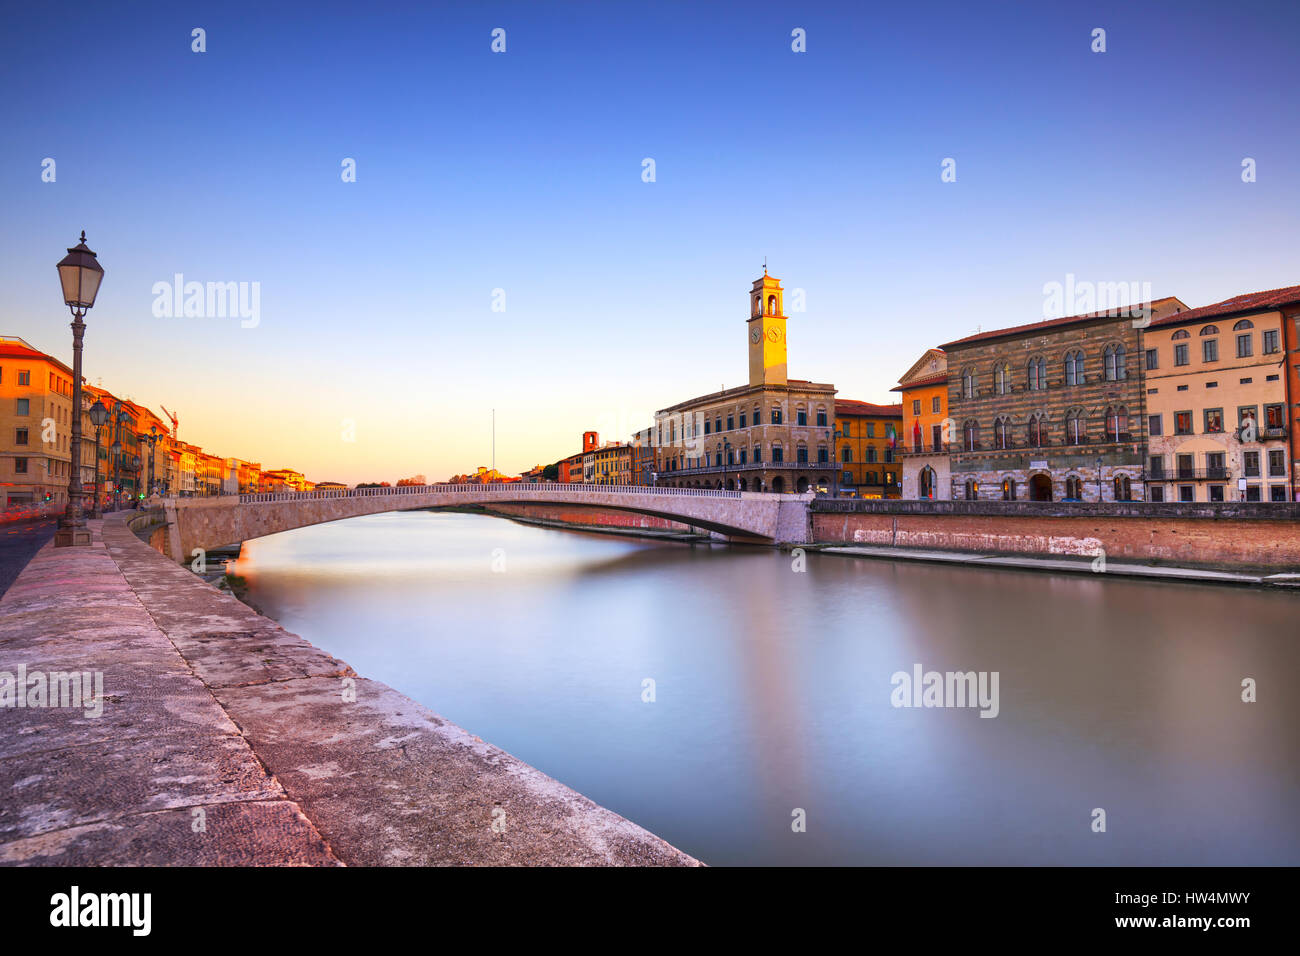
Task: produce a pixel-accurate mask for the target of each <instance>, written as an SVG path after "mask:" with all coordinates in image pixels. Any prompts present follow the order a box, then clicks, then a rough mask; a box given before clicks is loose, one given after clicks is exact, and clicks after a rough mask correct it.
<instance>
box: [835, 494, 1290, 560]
mask: <svg viewBox="0 0 1300 956" xmlns="http://www.w3.org/2000/svg"><path fill="white" fill-rule="evenodd" d="M891 504H892V505H893V507H890V506H889V505H891ZM997 504H998V503H983V502H942V503H933V504H927V503H920V502H897V503H888V502H880V503H876V502H817V503H816V504H815V505H814V506H813V514H812V524H813V528H812V534H813V541H815V542H818V543H832V542H833V543H848V544H870V545H883V546H892V547H902V548H923V549H937V550H944V551H975V552H983V553H999V554H1031V555H1077V556H1082V555H1096V554H1098V553H1100V552H1101V551H1104V552H1105V553H1106V555H1107V556H1108V557H1109V558H1113V559H1130V560H1133V561H1140V562H1154V563H1161V564H1176V565H1193V566H1206V567H1221V568H1242V567H1249V568H1271V569H1275V570H1296V569H1300V514H1296V513H1294V512H1295V511H1296V509H1295V508H1294V507H1292V506H1288V505H1279V506H1277V507H1275V508H1272V509H1270V508H1269V507H1268V506H1265V507H1264V508H1256V509H1243V508H1240V507H1237V508H1233V507H1221V508H1212V507H1209V506H1202V507H1201V508H1199V509H1197V510H1196V511H1195V512H1194V513H1193V512H1188V511H1184V512H1183V513H1179V512H1178V511H1177V509H1169V508H1155V507H1152V506H1149V505H1147V506H1132V507H1125V506H1111V507H1110V508H1101V507H1096V506H1094V507H1087V506H1085V507H1083V508H1079V509H1069V510H1066V509H1043V508H1038V509H1035V508H1033V507H1031V506H1025V507H1021V508H1017V507H1016V506H1014V505H1012V506H1009V507H1002V508H998V507H996V505H997ZM845 505H847V506H848V507H845ZM861 505H869V506H871V507H866V508H864V507H861ZM918 506H919V507H918ZM1207 509H1208V510H1207ZM1072 511H1074V512H1076V513H1071V512H1072ZM1202 511H1205V512H1206V513H1204V514H1202V513H1201V512H1202Z"/></svg>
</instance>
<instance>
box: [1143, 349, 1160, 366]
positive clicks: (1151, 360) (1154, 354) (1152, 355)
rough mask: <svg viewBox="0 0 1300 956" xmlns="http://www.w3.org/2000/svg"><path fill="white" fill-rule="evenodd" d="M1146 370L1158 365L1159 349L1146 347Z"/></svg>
mask: <svg viewBox="0 0 1300 956" xmlns="http://www.w3.org/2000/svg"><path fill="white" fill-rule="evenodd" d="M1146 354H1147V370H1148V371H1150V370H1151V369H1153V368H1159V367H1160V350H1159V349H1147V353H1146Z"/></svg>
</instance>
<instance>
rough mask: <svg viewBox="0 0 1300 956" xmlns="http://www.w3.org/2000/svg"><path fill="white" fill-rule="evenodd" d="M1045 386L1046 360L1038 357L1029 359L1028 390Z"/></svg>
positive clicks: (1033, 390) (1036, 389) (1035, 389)
mask: <svg viewBox="0 0 1300 956" xmlns="http://www.w3.org/2000/svg"><path fill="white" fill-rule="evenodd" d="M1044 388H1047V360H1046V359H1044V358H1042V357H1038V358H1031V359H1030V360H1029V390H1030V391H1031V392H1036V391H1038V390H1039V389H1044Z"/></svg>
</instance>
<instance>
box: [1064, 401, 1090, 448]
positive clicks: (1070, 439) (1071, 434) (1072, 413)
mask: <svg viewBox="0 0 1300 956" xmlns="http://www.w3.org/2000/svg"><path fill="white" fill-rule="evenodd" d="M1087 441H1088V424H1087V422H1086V420H1085V419H1084V417H1083V409H1082V408H1072V409H1070V410H1069V411H1068V412H1066V413H1065V443H1066V444H1067V445H1082V444H1085V443H1086V442H1087Z"/></svg>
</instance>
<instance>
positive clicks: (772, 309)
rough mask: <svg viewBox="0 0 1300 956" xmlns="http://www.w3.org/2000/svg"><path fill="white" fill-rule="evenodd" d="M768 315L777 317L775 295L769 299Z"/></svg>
mask: <svg viewBox="0 0 1300 956" xmlns="http://www.w3.org/2000/svg"><path fill="white" fill-rule="evenodd" d="M767 314H768V315H776V296H774V295H769V296H768V297H767Z"/></svg>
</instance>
